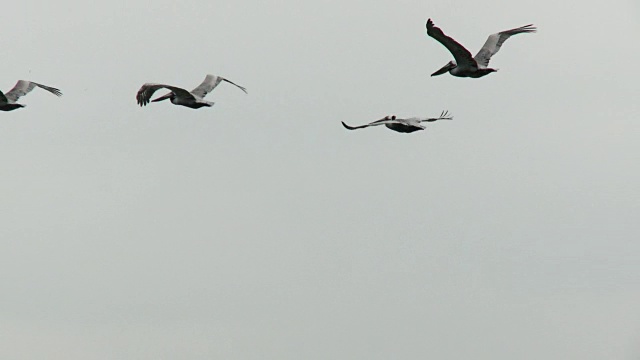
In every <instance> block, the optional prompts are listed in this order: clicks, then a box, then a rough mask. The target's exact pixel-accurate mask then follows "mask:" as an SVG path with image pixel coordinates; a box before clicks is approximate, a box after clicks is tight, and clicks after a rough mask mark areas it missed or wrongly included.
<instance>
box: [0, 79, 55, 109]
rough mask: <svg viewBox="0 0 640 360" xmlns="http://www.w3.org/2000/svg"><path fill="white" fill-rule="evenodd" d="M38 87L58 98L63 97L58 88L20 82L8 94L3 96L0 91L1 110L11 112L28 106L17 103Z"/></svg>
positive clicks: (30, 82)
mask: <svg viewBox="0 0 640 360" xmlns="http://www.w3.org/2000/svg"><path fill="white" fill-rule="evenodd" d="M36 87H39V88H41V89H44V90H47V91H48V92H50V93H52V94H54V95H56V96H62V92H60V90H58V89H56V88H52V87H49V86H46V85H42V84H38V83H35V82H33V81H26V80H19V81H18V82H17V83H16V85H15V86H14V87H13V89H11V90H9V92H7V93H6V94H3V93H2V91H0V110H1V111H11V110H15V109H19V108H22V107H25V106H26V105H22V104H18V103H16V102H17V101H18V99H20V98H21V97H22V96H25V95H27V94H28V93H29V92H31V90H33V89H35V88H36Z"/></svg>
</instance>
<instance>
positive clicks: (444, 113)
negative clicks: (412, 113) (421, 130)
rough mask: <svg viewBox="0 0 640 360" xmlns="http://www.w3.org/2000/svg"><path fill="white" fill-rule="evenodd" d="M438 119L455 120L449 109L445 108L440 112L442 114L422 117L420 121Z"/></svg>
mask: <svg viewBox="0 0 640 360" xmlns="http://www.w3.org/2000/svg"><path fill="white" fill-rule="evenodd" d="M438 120H453V116H451V115H450V114H449V111H448V110H444V111H442V112H441V113H440V116H439V117H437V118H421V119H419V121H420V122H434V121H438Z"/></svg>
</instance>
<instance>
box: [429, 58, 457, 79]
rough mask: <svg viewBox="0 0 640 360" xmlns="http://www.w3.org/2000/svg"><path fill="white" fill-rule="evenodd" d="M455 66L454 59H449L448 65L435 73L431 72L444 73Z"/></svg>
mask: <svg viewBox="0 0 640 360" xmlns="http://www.w3.org/2000/svg"><path fill="white" fill-rule="evenodd" d="M455 67H456V63H454V62H453V61H449V62H448V63H447V65H445V66H443V67H441V68H440V70H438V71H436V72H434V73H433V74H431V76H437V75H442V74H444V73H446V72H448V71H449V70H451V69H453V68H455Z"/></svg>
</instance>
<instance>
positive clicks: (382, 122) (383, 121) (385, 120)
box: [342, 117, 402, 130]
mask: <svg viewBox="0 0 640 360" xmlns="http://www.w3.org/2000/svg"><path fill="white" fill-rule="evenodd" d="M401 122H402V121H398V120H393V119H389V118H387V117H385V118H383V119H380V120H376V121H374V122H371V123H368V124H366V125H360V126H349V125H347V124H345V123H344V121H342V126H344V127H345V128H347V129H349V130H356V129H364V128H366V127H369V126H378V125H386V124H399V123H401Z"/></svg>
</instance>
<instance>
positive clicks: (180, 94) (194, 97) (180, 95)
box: [136, 75, 247, 109]
mask: <svg viewBox="0 0 640 360" xmlns="http://www.w3.org/2000/svg"><path fill="white" fill-rule="evenodd" d="M223 81H225V82H228V83H229V84H232V85H235V86H236V87H238V88H239V89H240V90H242V91H244V92H245V94H246V93H247V89H245V88H244V87H242V86H240V85H238V84H236V83H233V82H231V81H229V80H227V79H225V78H223V77H222V76H215V75H207V76H206V77H205V78H204V81H203V82H202V83H201V84H200V85H198V87H196V88H195V89H193V90H191V91H187V90H185V89H183V88H179V87H177V86H171V85H164V84H153V83H146V84H144V85H142V87H141V88H140V90H138V93H137V94H136V100H137V101H138V105H140V106H145V105H147V104H148V103H149V102H158V101H163V100H166V99H169V100H170V101H171V103H172V104H174V105H182V106H186V107H188V108H191V109H199V108H201V107H211V106H213V104H215V103H214V102H212V101H207V100H204V97H205V96H206V95H207V94H208V93H210V92H211V91H212V90H213V89H215V87H216V86H218V84H220V83H221V82H223ZM162 88H165V89H168V90H170V92H169V93H168V94H165V95H163V96H160V97H159V98H157V99H154V100H151V96H153V94H154V93H155V92H156V90H159V89H162Z"/></svg>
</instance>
